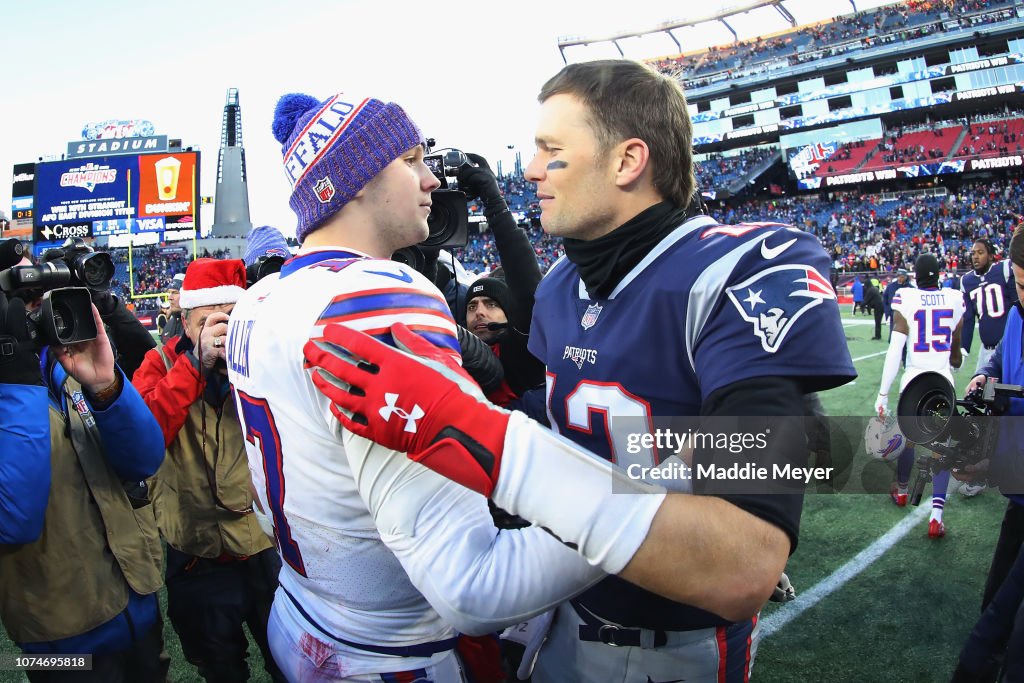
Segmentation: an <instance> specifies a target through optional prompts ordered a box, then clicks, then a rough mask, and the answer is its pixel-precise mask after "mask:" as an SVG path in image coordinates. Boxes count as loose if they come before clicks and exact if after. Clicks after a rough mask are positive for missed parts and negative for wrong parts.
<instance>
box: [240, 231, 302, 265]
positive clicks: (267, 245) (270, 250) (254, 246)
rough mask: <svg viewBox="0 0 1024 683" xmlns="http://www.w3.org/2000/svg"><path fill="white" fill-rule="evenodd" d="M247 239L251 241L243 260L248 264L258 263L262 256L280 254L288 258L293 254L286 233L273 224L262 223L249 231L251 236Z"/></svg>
mask: <svg viewBox="0 0 1024 683" xmlns="http://www.w3.org/2000/svg"><path fill="white" fill-rule="evenodd" d="M246 239H248V241H249V246H248V248H247V249H246V250H245V258H243V259H242V260H243V261H245V265H247V266H251V265H252V264H254V263H256V261H257V259H259V258H260V257H261V256H280V257H282V258H285V259H287V258H289V257H291V255H292V252H291V250H290V249H289V248H288V242H287V240H285V238H284V235H282V234H281V231H280V230H278V229H277V228H275V227H273V226H270V225H261V226H260V227H258V228H253V229H252V230H250V231H249V236H248V237H247V238H246Z"/></svg>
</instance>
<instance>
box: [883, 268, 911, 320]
mask: <svg viewBox="0 0 1024 683" xmlns="http://www.w3.org/2000/svg"><path fill="white" fill-rule="evenodd" d="M910 286H911V284H910V279H909V278H908V279H907V281H906V282H904V283H903V284H902V285H901V284H900V281H899V280H895V279H894V280H893V281H892V282H890V283H889V284H887V285H886V286H885V293H884V294H883V295H882V308H883V310H884V311H885V317H886V318H891V317H892V300H893V298H894V297H895V296H896V292H898V291H899V290H901V289H903V288H904V287H910Z"/></svg>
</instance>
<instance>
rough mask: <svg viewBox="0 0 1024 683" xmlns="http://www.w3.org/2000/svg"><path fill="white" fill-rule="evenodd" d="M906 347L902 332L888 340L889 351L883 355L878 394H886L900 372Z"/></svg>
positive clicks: (905, 339) (894, 333)
mask: <svg viewBox="0 0 1024 683" xmlns="http://www.w3.org/2000/svg"><path fill="white" fill-rule="evenodd" d="M906 345H907V335H905V334H903V333H902V332H896V331H895V330H894V331H893V333H892V339H890V340H889V350H888V351H887V352H886V354H885V366H884V368H883V369H882V385H881V386H880V387H879V389H878V393H879V394H888V393H889V389H890V388H891V387H892V382H893V380H894V379H896V375H897V374H899V371H900V361H901V360H903V347H905V346H906Z"/></svg>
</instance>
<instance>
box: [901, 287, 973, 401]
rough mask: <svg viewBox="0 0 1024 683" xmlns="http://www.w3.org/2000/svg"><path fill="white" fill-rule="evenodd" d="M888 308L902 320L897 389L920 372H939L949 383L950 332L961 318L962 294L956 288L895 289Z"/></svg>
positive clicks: (950, 377)
mask: <svg viewBox="0 0 1024 683" xmlns="http://www.w3.org/2000/svg"><path fill="white" fill-rule="evenodd" d="M892 308H893V310H894V311H899V313H900V314H901V315H902V316H903V317H904V319H906V321H907V325H908V326H909V329H910V332H909V334H908V335H907V369H906V371H905V372H904V373H903V379H902V380H900V391H901V392H902V391H903V389H904V388H905V387H906V386H907V384H908V383H909V382H910V380H912V379H914V378H915V377H917V376H918V375H920V374H921V373H923V372H939V373H942V374H943V375H944V376H945V377H946V378H947V379H948V380H949V382H950V384H953V373H952V372H951V371H950V368H949V354H950V351H951V350H952V341H953V332H954V330H956V328H957V325H959V324H960V321H961V319H963V317H964V295H963V293H962V292H960V291H959V290H956V289H948V288H947V289H915V288H913V287H904V288H903V289H901V290H899V291H897V292H896V296H895V297H893V300H892Z"/></svg>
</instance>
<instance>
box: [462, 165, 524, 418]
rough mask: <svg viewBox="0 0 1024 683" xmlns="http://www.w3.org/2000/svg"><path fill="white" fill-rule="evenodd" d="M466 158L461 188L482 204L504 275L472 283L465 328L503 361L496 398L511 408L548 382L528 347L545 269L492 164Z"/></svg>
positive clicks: (467, 301) (501, 273)
mask: <svg viewBox="0 0 1024 683" xmlns="http://www.w3.org/2000/svg"><path fill="white" fill-rule="evenodd" d="M466 156H467V157H468V158H469V160H470V161H471V162H472V164H471V165H464V166H462V167H461V168H460V169H459V173H458V181H459V187H460V188H462V189H463V190H464V191H465V192H466V194H467V195H468V196H469V197H478V198H479V199H480V201H481V203H482V204H483V208H484V217H486V218H487V226H488V229H489V230H490V231H491V232H492V233H493V235H494V243H495V246H496V247H497V249H498V257H499V259H500V261H501V271H500V275H498V274H495V273H492V274H491V276H489V277H484V278H480V279H478V280H476V281H475V282H474V283H473V284H472V285H470V287H469V293H468V295H467V300H466V326H467V328H468V329H469V330H470V331H471V332H473V334H475V335H476V336H478V337H480V338H481V339H483V340H484V341H485V342H486V343H487V344H488V345H490V346H491V348H492V349H493V350H494V353H495V354H496V355H497V356H498V357H499V358H500V359H501V365H502V367H503V368H504V372H505V387H504V391H503V394H504V395H503V396H498V395H494V394H492V395H491V397H492V400H495V401H496V402H498V403H503V404H506V405H507V404H508V403H509V402H511V401H513V400H515V399H518V398H521V397H522V396H523V395H524V394H525V393H526V392H527V391H528V390H530V389H535V388H537V387H540V386H543V384H544V364H543V363H541V362H540V361H539V360H537V359H536V358H535V357H534V356H533V354H531V353H530V352H529V351H528V350H527V348H526V342H527V340H528V338H529V334H530V320H531V318H532V317H533V302H534V293H535V292H536V291H537V285H538V284H539V283H540V279H541V272H540V265H539V264H538V263H537V254H536V253H535V252H534V250H533V246H532V245H531V244H530V237H529V235H527V234H526V231H525V230H523V229H522V228H520V227H519V226H518V225H517V224H516V221H515V219H514V218H513V217H512V212H511V211H509V208H508V204H506V203H505V198H504V197H502V195H501V189H500V188H499V187H498V180H497V178H495V177H494V173H493V172H491V168H490V166H489V165H488V164H487V160H486V159H484V158H483V157H481V156H478V155H476V154H467V155H466Z"/></svg>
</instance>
